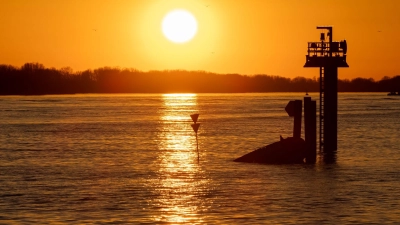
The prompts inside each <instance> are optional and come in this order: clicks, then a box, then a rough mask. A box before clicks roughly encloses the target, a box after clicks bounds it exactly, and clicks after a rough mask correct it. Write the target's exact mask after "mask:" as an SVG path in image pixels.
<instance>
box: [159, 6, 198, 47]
mask: <svg viewBox="0 0 400 225" xmlns="http://www.w3.org/2000/svg"><path fill="white" fill-rule="evenodd" d="M161 27H162V31H163V33H164V36H165V37H166V38H167V39H168V40H170V41H172V42H174V43H185V42H188V41H190V40H191V39H192V38H193V37H194V36H195V35H196V33H197V21H196V18H195V17H194V16H193V14H192V13H190V12H189V11H187V10H183V9H175V10H172V11H170V12H168V13H167V15H165V17H164V19H163V20H162V25H161Z"/></svg>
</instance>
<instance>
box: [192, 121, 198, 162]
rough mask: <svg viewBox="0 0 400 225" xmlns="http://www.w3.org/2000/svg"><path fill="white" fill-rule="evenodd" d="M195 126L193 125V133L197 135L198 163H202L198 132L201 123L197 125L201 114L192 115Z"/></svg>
mask: <svg viewBox="0 0 400 225" xmlns="http://www.w3.org/2000/svg"><path fill="white" fill-rule="evenodd" d="M190 117H191V118H192V120H193V122H194V124H191V126H192V128H193V131H194V132H195V133H196V146H197V148H196V149H197V162H200V153H199V140H198V138H197V131H198V130H199V127H200V123H197V119H198V118H199V114H192V115H190Z"/></svg>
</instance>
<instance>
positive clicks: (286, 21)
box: [0, 0, 400, 80]
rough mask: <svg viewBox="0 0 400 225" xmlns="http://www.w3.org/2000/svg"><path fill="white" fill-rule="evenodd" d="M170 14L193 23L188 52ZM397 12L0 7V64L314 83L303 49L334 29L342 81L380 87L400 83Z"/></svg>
mask: <svg viewBox="0 0 400 225" xmlns="http://www.w3.org/2000/svg"><path fill="white" fill-rule="evenodd" d="M177 8H180V9H186V10H189V11H190V12H192V13H193V14H194V16H195V17H196V19H197V21H198V32H197V35H196V36H195V38H194V39H192V40H191V41H190V42H187V43H185V44H175V43H172V42H170V41H168V40H167V39H166V38H165V37H164V36H163V35H162V31H161V20H162V18H163V17H164V15H165V14H166V13H167V12H168V11H170V10H173V9H177ZM399 11H400V1H397V0H351V1H349V0H321V1H316V0H285V1H284V0H252V1H249V0H234V1H232V0H114V1H111V0H82V1H74V0H35V1H29V0H1V7H0V15H1V17H0V30H1V35H0V64H11V65H14V66H21V65H23V64H24V63H25V62H39V63H42V64H44V65H45V66H46V67H55V68H57V69H59V68H62V67H67V66H69V67H72V68H73V69H74V70H75V71H79V70H86V69H95V68H98V67H103V66H112V67H113V66H118V67H120V68H125V67H127V68H136V69H139V70H143V71H148V70H164V69H184V70H205V71H210V72H216V73H239V74H248V75H252V74H269V75H279V76H284V77H295V76H305V77H314V76H315V77H318V69H310V68H307V69H306V68H303V65H304V63H305V54H306V51H307V42H308V41H319V32H320V30H317V29H315V28H316V26H317V25H333V27H334V28H333V31H334V32H333V34H334V40H337V41H339V40H342V39H346V40H347V43H348V58H347V62H348V64H349V65H350V68H344V69H339V78H341V79H343V78H350V79H351V78H355V77H366V78H369V77H372V78H374V79H376V80H379V79H381V78H382V77H383V76H390V77H391V76H394V75H400V56H399V53H400V41H399V37H400V13H399ZM378 31H380V32H378Z"/></svg>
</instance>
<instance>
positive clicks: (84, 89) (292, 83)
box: [0, 63, 400, 95]
mask: <svg viewBox="0 0 400 225" xmlns="http://www.w3.org/2000/svg"><path fill="white" fill-rule="evenodd" d="M338 88H339V91H341V92H389V91H400V90H399V89H400V75H398V76H395V77H392V78H389V77H384V78H383V79H382V80H380V81H374V80H373V79H372V78H370V79H366V78H356V79H353V80H339V83H338ZM306 91H308V92H318V91H319V79H317V78H314V79H309V78H304V77H296V78H293V79H290V78H284V77H280V76H270V75H254V76H247V75H239V74H226V75H222V74H215V73H210V72H206V71H185V70H165V71H149V72H142V71H139V70H135V69H119V68H110V67H104V68H99V69H95V70H86V71H80V72H73V71H72V69H71V68H68V67H67V68H62V69H59V70H57V69H55V68H45V67H44V66H43V65H42V64H38V63H26V64H25V65H23V66H22V67H20V68H17V67H14V66H10V65H0V95H32V94H34V95H37V94H73V93H172V92H176V93H179V92H193V93H234V92H306Z"/></svg>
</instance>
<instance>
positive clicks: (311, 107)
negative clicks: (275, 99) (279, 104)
mask: <svg viewBox="0 0 400 225" xmlns="http://www.w3.org/2000/svg"><path fill="white" fill-rule="evenodd" d="M304 102H305V104H304V118H305V120H304V121H305V141H304V140H303V139H302V138H301V116H302V101H301V100H295V101H289V103H288V104H287V106H286V107H285V110H286V112H287V113H288V115H289V116H290V117H294V121H293V137H288V138H286V139H285V138H282V136H280V141H278V142H275V143H272V144H269V145H267V146H264V147H262V148H259V149H256V150H254V151H252V152H250V153H248V154H246V155H244V156H242V157H239V158H237V159H235V160H234V161H235V162H247V163H266V164H291V163H315V161H316V126H317V124H316V102H315V101H311V97H308V96H307V97H305V98H304Z"/></svg>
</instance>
